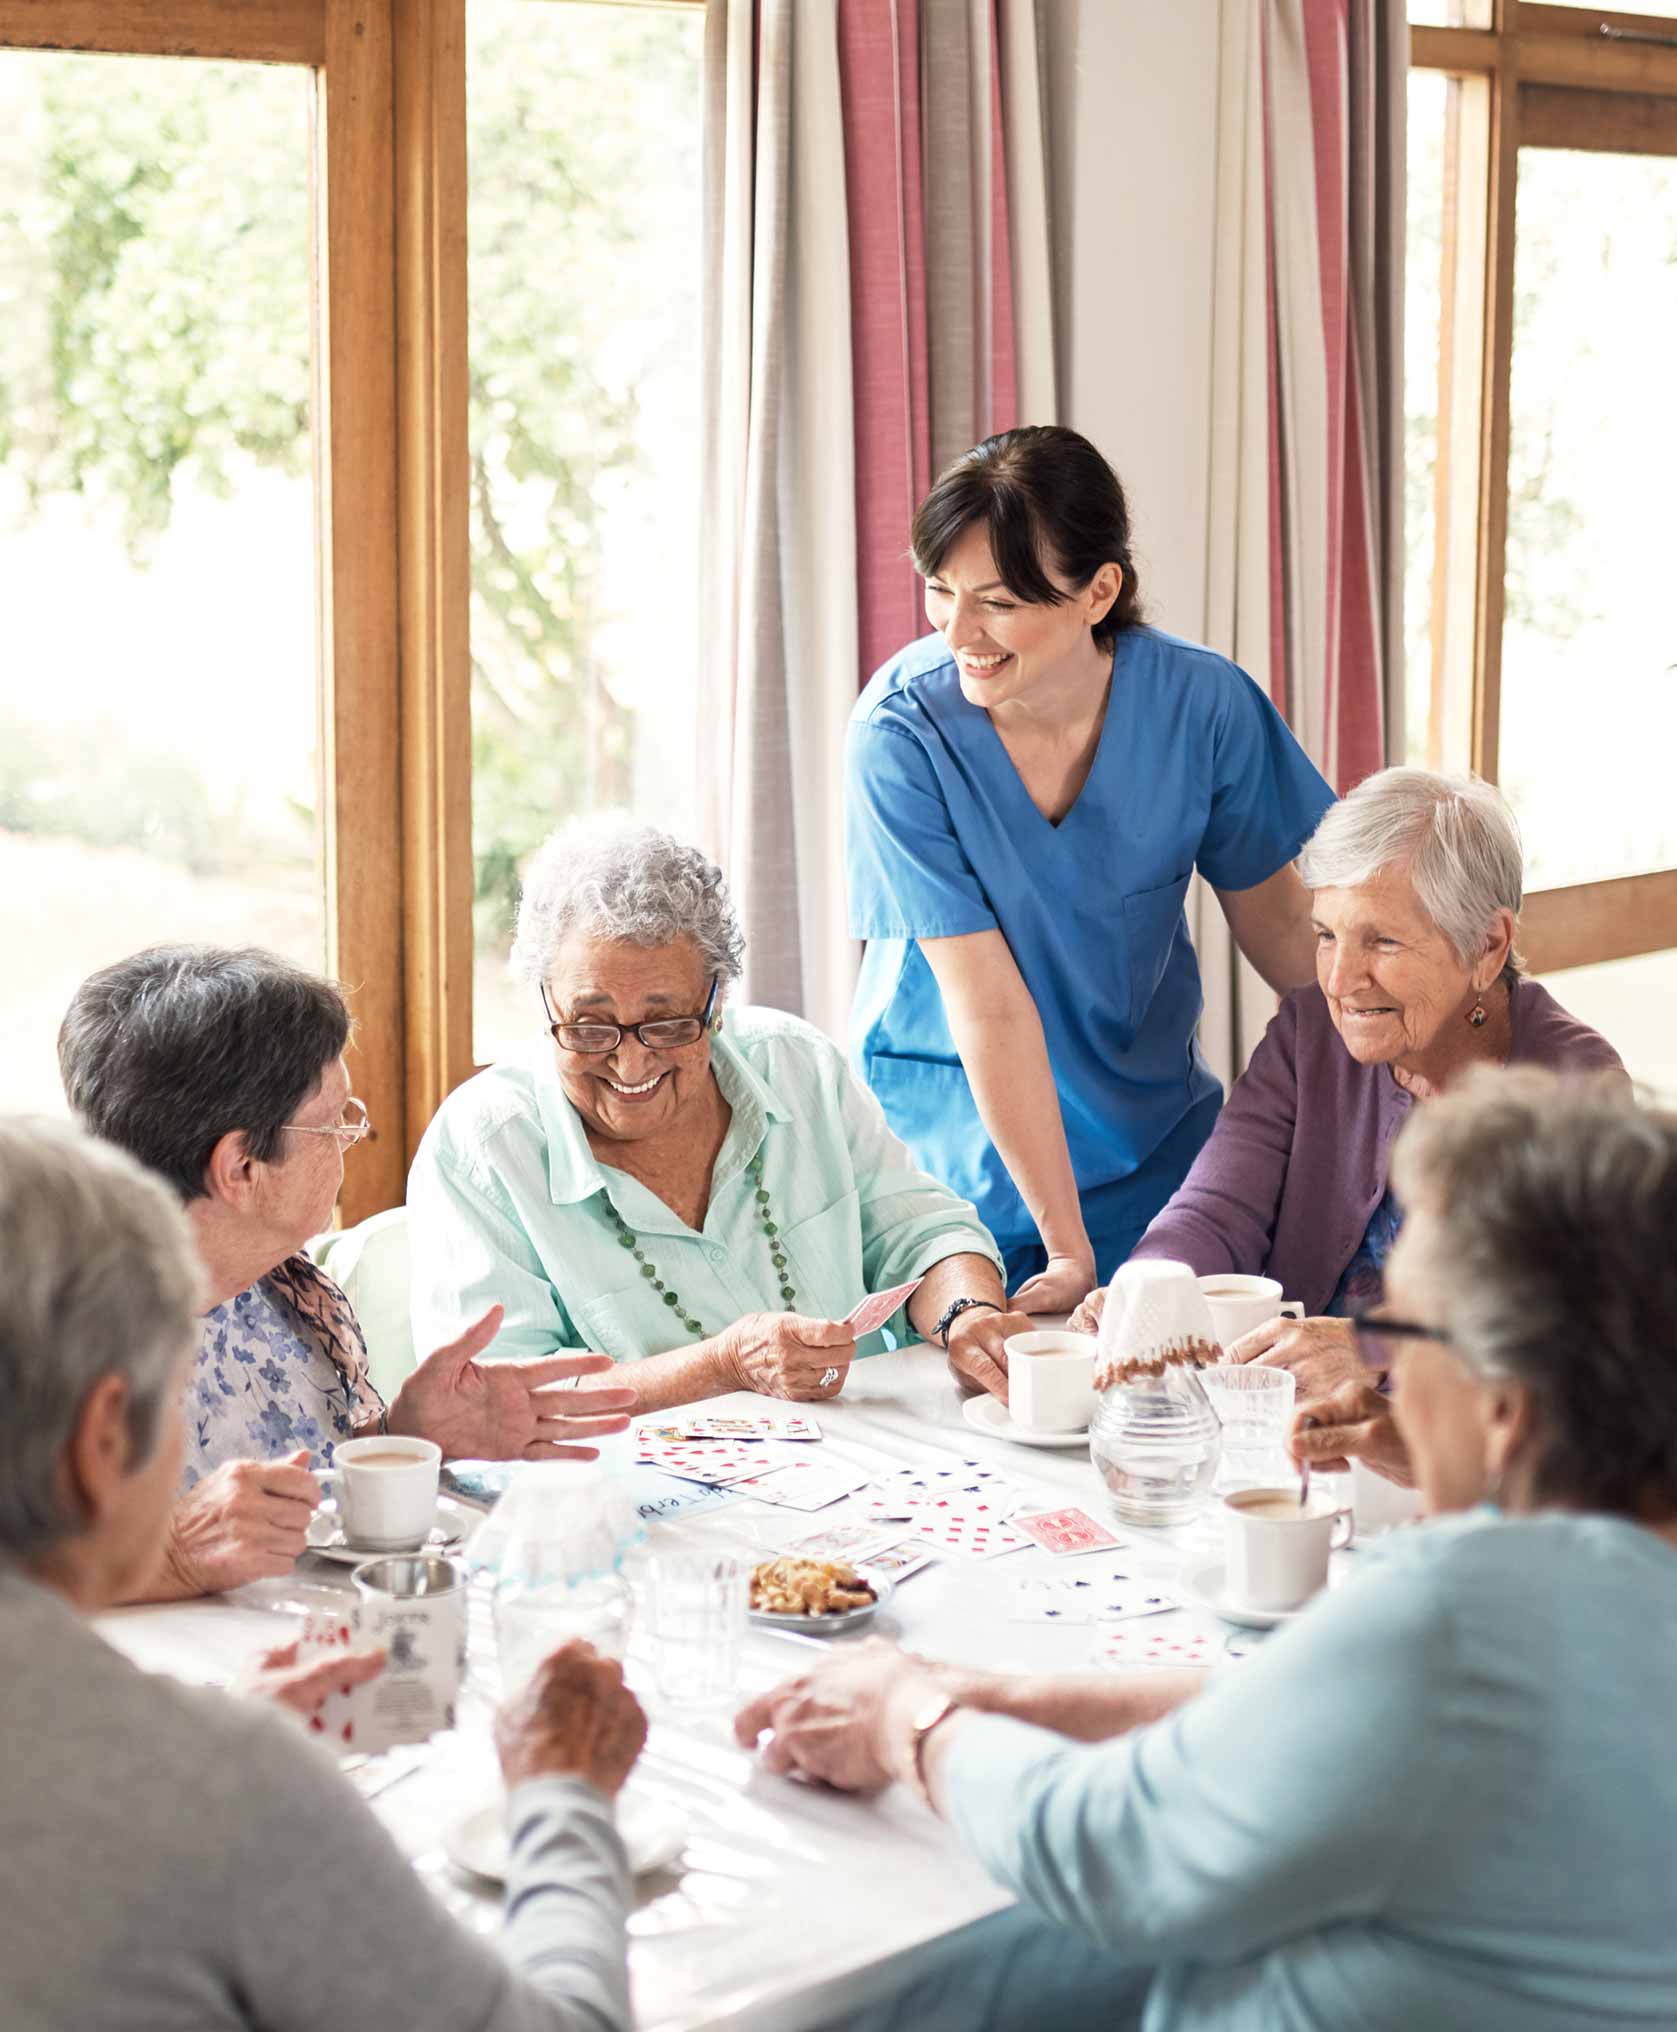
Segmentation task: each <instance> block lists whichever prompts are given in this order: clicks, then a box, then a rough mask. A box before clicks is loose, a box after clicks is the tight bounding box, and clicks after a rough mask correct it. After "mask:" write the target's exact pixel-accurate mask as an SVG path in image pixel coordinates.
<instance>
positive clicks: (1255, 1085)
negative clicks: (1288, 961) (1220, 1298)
mask: <svg viewBox="0 0 1677 2032" xmlns="http://www.w3.org/2000/svg"><path fill="white" fill-rule="evenodd" d="M1509 1018H1510V1022H1511V1024H1512V1028H1513V1040H1514V1041H1513V1049H1512V1050H1511V1052H1510V1053H1509V1058H1510V1062H1511V1063H1514V1064H1519V1065H1541V1066H1547V1067H1549V1068H1550V1069H1551V1070H1554V1071H1557V1072H1558V1071H1566V1072H1599V1071H1602V1070H1604V1069H1610V1070H1612V1071H1615V1072H1619V1073H1623V1072H1624V1066H1623V1065H1622V1064H1621V1062H1620V1059H1619V1054H1618V1053H1617V1052H1616V1051H1615V1050H1614V1049H1613V1047H1612V1045H1610V1044H1609V1043H1608V1042H1607V1040H1606V1038H1605V1037H1603V1036H1602V1035H1601V1033H1600V1032H1599V1031H1596V1030H1592V1029H1591V1028H1590V1027H1589V1025H1588V1024H1587V1023H1580V1022H1579V1021H1578V1020H1577V1018H1576V1017H1573V1016H1569V1015H1568V1014H1567V1013H1566V1011H1565V1010H1564V1009H1563V1008H1562V1007H1561V1005H1560V1004H1559V1003H1558V1002H1557V1001H1556V1000H1555V998H1554V996H1553V995H1551V994H1550V993H1549V991H1548V989H1547V988H1541V987H1539V986H1538V984H1537V983H1536V982H1535V981H1525V980H1522V981H1518V982H1516V983H1515V986H1514V988H1513V991H1512V993H1511V996H1510V1000H1509ZM1412 1105H1413V1101H1412V1097H1411V1096H1410V1095H1409V1094H1407V1093H1405V1092H1404V1090H1403V1088H1402V1087H1400V1086H1399V1085H1398V1083H1397V1081H1396V1080H1395V1079H1393V1078H1392V1075H1391V1073H1390V1072H1389V1071H1388V1070H1387V1068H1386V1067H1385V1066H1383V1065H1359V1064H1358V1063H1357V1061H1356V1060H1355V1059H1354V1058H1353V1057H1352V1056H1351V1054H1350V1052H1348V1051H1347V1050H1346V1049H1345V1046H1344V1045H1343V1044H1342V1043H1341V1042H1340V1037H1339V1032H1338V1031H1337V1030H1335V1028H1334V1027H1333V1018H1332V1017H1331V1016H1330V1015H1329V1014H1328V1004H1327V998H1326V997H1325V996H1324V995H1323V993H1322V991H1321V989H1320V988H1298V989H1295V991H1294V992H1293V993H1292V994H1290V995H1289V996H1288V997H1287V998H1286V1000H1285V1001H1284V1002H1283V1003H1282V1004H1281V1007H1280V1008H1279V1009H1278V1010H1277V1011H1276V1014H1275V1018H1274V1020H1273V1021H1272V1022H1271V1024H1270V1026H1269V1028H1268V1030H1266V1031H1265V1032H1264V1036H1263V1041H1262V1043H1261V1044H1259V1046H1258V1048H1257V1050H1256V1051H1254V1052H1253V1054H1252V1058H1251V1063H1250V1064H1249V1065H1248V1066H1247V1068H1246V1070H1245V1072H1243V1073H1242V1074H1241V1076H1240V1078H1239V1079H1238V1080H1236V1081H1235V1084H1234V1091H1233V1092H1232V1093H1231V1094H1230V1095H1229V1098H1228V1102H1227V1104H1226V1105H1225V1107H1224V1109H1223V1112H1222V1113H1221V1115H1219V1116H1218V1118H1217V1126H1216V1128H1215V1129H1213V1130H1212V1132H1211V1137H1210V1140H1209V1141H1208V1142H1207V1143H1206V1145H1205V1148H1204V1149H1203V1150H1201V1152H1200V1154H1199V1156H1198V1157H1197V1158H1196V1159H1195V1162H1194V1168H1193V1169H1192V1170H1191V1171H1190V1172H1189V1173H1188V1176H1187V1177H1186V1178H1185V1179H1184V1180H1183V1181H1182V1185H1181V1188H1180V1190H1179V1191H1178V1192H1177V1193H1176V1195H1175V1197H1174V1198H1173V1199H1171V1200H1170V1201H1169V1202H1168V1203H1167V1205H1166V1206H1165V1207H1164V1208H1163V1209H1162V1210H1161V1211H1160V1213H1159V1214H1158V1215H1157V1216H1156V1218H1155V1219H1154V1221H1153V1224H1152V1226H1151V1227H1149V1229H1148V1230H1147V1232H1146V1234H1145V1235H1143V1236H1142V1238H1141V1240H1140V1241H1139V1242H1138V1243H1137V1244H1136V1246H1135V1249H1134V1251H1133V1252H1132V1254H1133V1255H1134V1256H1166V1257H1171V1258H1173V1259H1174V1260H1175V1261H1177V1262H1179V1263H1187V1264H1190V1265H1191V1266H1192V1267H1193V1269H1194V1272H1195V1274H1196V1275H1198V1276H1200V1277H1208V1276H1210V1275H1212V1274H1213V1273H1214V1272H1216V1271H1219V1270H1234V1271H1244V1272H1247V1273H1251V1274H1256V1275H1261V1276H1266V1277H1274V1278H1277V1279H1278V1280H1279V1281H1280V1283H1281V1286H1282V1289H1283V1290H1284V1292H1285V1293H1286V1295H1287V1297H1289V1298H1297V1299H1299V1300H1301V1301H1302V1302H1303V1305H1304V1309H1305V1311H1306V1312H1307V1313H1310V1314H1313V1315H1314V1314H1319V1313H1321V1312H1322V1311H1323V1310H1324V1308H1325V1307H1326V1306H1327V1304H1328V1301H1329V1300H1330V1299H1331V1298H1332V1297H1333V1294H1334V1292H1335V1291H1336V1290H1337V1289H1338V1287H1339V1280H1340V1278H1341V1276H1342V1275H1343V1274H1344V1271H1345V1266H1346V1264H1348V1263H1349V1262H1350V1260H1351V1258H1352V1257H1353V1256H1354V1255H1355V1254H1356V1253H1357V1246H1358V1244H1359V1243H1360V1242H1361V1241H1362V1238H1363V1231H1364V1229H1366V1228H1367V1226H1368V1222H1369V1216H1370V1215H1371V1214H1372V1213H1373V1212H1374V1209H1375V1208H1376V1206H1378V1205H1379V1203H1380V1198H1381V1195H1382V1194H1383V1193H1384V1192H1385V1190H1386V1161H1387V1157H1388V1155H1389V1153H1390V1151H1391V1147H1392V1138H1393V1137H1394V1136H1395V1135H1396V1134H1397V1132H1398V1130H1399V1129H1400V1128H1401V1127H1402V1126H1403V1122H1404V1119H1405V1117H1406V1116H1407V1115H1408V1113H1409V1110H1410V1108H1411V1106H1412Z"/></svg>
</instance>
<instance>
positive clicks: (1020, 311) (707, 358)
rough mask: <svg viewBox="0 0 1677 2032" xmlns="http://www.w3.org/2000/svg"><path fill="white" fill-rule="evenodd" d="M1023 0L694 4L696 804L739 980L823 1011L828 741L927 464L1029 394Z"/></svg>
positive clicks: (911, 615)
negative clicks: (700, 595) (699, 324)
mask: <svg viewBox="0 0 1677 2032" xmlns="http://www.w3.org/2000/svg"><path fill="white" fill-rule="evenodd" d="M1041 94H1042V86H1041V72H1040V66H1039V63H1038V60H1037V0H708V5H707V8H706V24H705V160H704V180H705V246H704V329H703V333H702V347H701V354H702V371H703V374H704V388H705V393H706V404H705V413H706V428H705V443H704V473H705V479H704V513H703V526H702V529H701V546H702V549H701V579H700V583H701V585H702V587H703V588H704V606H705V613H706V622H705V637H704V641H703V644H702V655H701V678H700V682H701V686H702V705H703V708H704V711H703V712H702V714H701V723H702V724H703V725H704V726H705V727H706V729H707V734H706V735H705V736H704V737H703V738H705V740H706V742H707V746H706V748H705V751H704V752H703V753H702V755H701V757H700V765H701V767H700V773H701V786H702V795H703V797H704V800H705V802H704V820H703V830H704V834H705V841H706V844H707V846H709V848H710V849H711V851H712V852H713V853H715V854H716V856H717V858H718V859H719V860H720V861H721V863H722V866H723V868H724V869H725V871H726V873H727V874H728V877H729V880H730V882H731V884H732V886H733V889H734V893H735V898H736V902H737V904H738V906H739V909H740V912H741V917H742V921H743V923H744V925H745V930H746V936H747V941H748V946H747V958H746V979H745V983H744V992H745V994H746V995H747V996H748V997H749V999H751V1000H753V1001H757V1002H766V1003H772V1004H774V1005H776V1006H778V1007H780V1008H783V1009H789V1010H792V1011H794V1012H795V1013H800V1014H803V1015H806V1016H809V1017H810V1018H811V1019H812V1020H813V1021H815V1022H817V1023H819V1024H820V1025H821V1026H822V1027H823V1028H825V1029H827V1030H828V1031H829V1032H830V1033H831V1034H833V1035H834V1036H842V1035H843V1033H844V1029H845V1024H846V1018H847V1014H848V1008H849V1000H850V992H851V988H852V986H853V983H854V976H855V964H856V951H855V948H854V947H853V946H852V945H851V943H850V942H849V940H848V938H847V937H846V933H845V899H844V867H843V747H844V733H845V727H846V724H847V722H848V719H849V715H850V709H851V707H852V706H853V705H854V703H855V698H856V692H857V689H858V687H859V685H860V684H861V683H862V682H864V681H865V679H866V677H867V675H868V673H869V672H870V671H872V670H873V669H874V667H875V666H876V665H877V664H879V663H880V662H882V661H883V660H884V659H885V657H887V656H888V655H889V654H890V653H891V652H892V651H893V650H895V649H897V648H899V647H900V646H901V645H902V644H903V643H905V642H907V641H910V640H911V639H912V638H913V637H914V636H916V635H919V634H922V633H923V632H924V631H925V625H926V624H925V620H924V618H923V615H922V612H921V606H920V589H919V583H918V581H917V579H916V578H915V575H914V572H913V570H912V568H911V567H910V565H909V563H908V559H907V545H908V528H909V520H910V518H911V516H912V514H913V512H914V508H915V506H916V504H917V503H918V501H919V499H920V497H921V495H922V494H923V493H924V492H925V491H926V488H927V486H928V485H929V483H930V480H931V477H932V475H933V473H934V472H935V471H936V470H937V469H938V467H939V466H941V465H942V464H943V463H944V462H945V461H946V460H947V459H949V458H950V457H952V456H953V455H954V454H955V453H956V452H959V451H962V450H964V449H965V448H966V447H967V446H968V445H971V444H973V443H976V442H977V440H978V439H979V438H981V437H983V436H986V435H987V434H988V433H989V432H990V431H992V430H999V429H1004V428H1006V427H1007V426H1009V425H1010V424H1012V423H1013V422H1015V421H1016V420H1018V418H1019V416H1020V414H1021V410H1020V403H1021V398H1022V397H1027V398H1028V400H1029V402H1030V404H1031V405H1032V408H1031V410H1030V411H1029V412H1027V413H1028V414H1029V416H1030V418H1031V420H1033V421H1043V422H1046V421H1052V420H1053V412H1054V379H1053V351H1054V344H1053V341H1054V334H1053V325H1052V311H1051V294H1050V278H1049V273H1048V260H1049V253H1048V248H1049V241H1048V196H1047V171H1046V154H1045V148H1044V135H1043V114H1042V96H1041Z"/></svg>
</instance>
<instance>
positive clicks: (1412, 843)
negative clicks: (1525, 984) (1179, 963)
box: [1298, 769, 1525, 980]
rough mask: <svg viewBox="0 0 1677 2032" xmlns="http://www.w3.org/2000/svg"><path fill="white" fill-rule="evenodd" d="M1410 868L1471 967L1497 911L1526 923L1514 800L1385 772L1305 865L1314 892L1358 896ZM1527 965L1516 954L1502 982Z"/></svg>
mask: <svg viewBox="0 0 1677 2032" xmlns="http://www.w3.org/2000/svg"><path fill="white" fill-rule="evenodd" d="M1388 868H1403V869H1405V870H1406V872H1407V873H1408V876H1409V879H1410V881H1411V883H1412V884H1413V885H1414V889H1415V895H1416V898H1417V900H1418V901H1419V903H1420V905H1421V908H1422V909H1423V910H1424V911H1425V912H1426V914H1427V915H1428V917H1430V918H1431V919H1432V921H1433V923H1434V924H1435V925H1437V927H1438V929H1439V930H1440V931H1441V932H1442V933H1443V934H1444V936H1445V937H1446V938H1447V939H1448V940H1449V941H1450V944H1451V945H1452V946H1453V947H1454V948H1455V951H1456V953H1457V955H1458V956H1459V957H1460V958H1461V960H1462V961H1463V963H1464V964H1468V965H1471V963H1472V962H1473V961H1474V960H1475V959H1477V958H1478V957H1479V954H1480V952H1481V950H1482V949H1483V946H1484V942H1485V937H1486V934H1487V933H1488V932H1489V931H1490V929H1491V925H1492V923H1493V921H1494V919H1495V917H1496V914H1497V912H1498V911H1499V910H1511V911H1512V912H1513V913H1514V915H1515V916H1516V917H1518V916H1519V914H1520V903H1521V900H1522V898H1523V895H1524V889H1525V854H1524V851H1523V850H1522V848H1521V845H1520V828H1519V826H1518V825H1517V824H1516V823H1515V819H1514V814H1513V812H1512V811H1510V810H1509V808H1508V803H1507V800H1506V799H1505V798H1504V797H1503V795H1502V793H1501V792H1500V791H1499V790H1497V789H1495V788H1494V787H1493V786H1492V785H1491V784H1489V783H1486V782H1484V781H1483V780H1482V779H1481V778H1480V777H1477V776H1441V775H1439V774H1437V773H1436V772H1435V771H1433V770H1431V769H1382V770H1381V771H1380V772H1379V773H1378V774H1377V775H1374V776H1369V777H1365V778H1364V780H1363V781H1362V782H1361V783H1359V784H1358V785H1357V787H1356V789H1355V790H1353V791H1352V792H1351V793H1350V795H1349V796H1347V797H1342V798H1341V799H1340V800H1339V802H1338V803H1337V804H1332V805H1330V806H1329V807H1328V809H1327V811H1326V812H1325V813H1324V815H1323V818H1322V822H1321V824H1320V825H1319V826H1317V828H1316V830H1315V832H1314V833H1313V834H1312V835H1311V836H1310V840H1309V842H1308V844H1307V845H1306V847H1305V849H1304V851H1303V853H1302V854H1300V855H1299V858H1298V871H1299V878H1300V880H1301V881H1302V882H1303V883H1304V886H1305V887H1306V888H1307V889H1357V888H1360V887H1361V886H1362V885H1363V883H1365V882H1371V881H1372V880H1373V879H1374V877H1375V876H1376V875H1378V874H1380V873H1381V872H1382V871H1383V870H1385V869H1388ZM1518 972H1519V962H1518V961H1517V959H1516V958H1515V957H1514V955H1513V954H1512V953H1511V954H1510V955H1509V960H1508V965H1507V966H1506V967H1505V968H1504V970H1503V979H1504V980H1512V979H1513V978H1514V976H1515V975H1516V974H1518Z"/></svg>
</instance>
